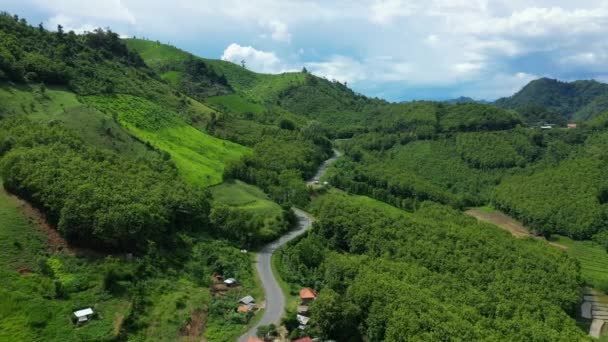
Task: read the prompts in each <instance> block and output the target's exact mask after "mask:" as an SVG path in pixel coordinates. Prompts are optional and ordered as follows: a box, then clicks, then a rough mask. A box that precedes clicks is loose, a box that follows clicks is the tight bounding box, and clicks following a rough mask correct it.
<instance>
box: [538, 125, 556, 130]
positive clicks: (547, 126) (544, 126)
mask: <svg viewBox="0 0 608 342" xmlns="http://www.w3.org/2000/svg"><path fill="white" fill-rule="evenodd" d="M552 128H553V126H551V125H542V126H540V129H552Z"/></svg>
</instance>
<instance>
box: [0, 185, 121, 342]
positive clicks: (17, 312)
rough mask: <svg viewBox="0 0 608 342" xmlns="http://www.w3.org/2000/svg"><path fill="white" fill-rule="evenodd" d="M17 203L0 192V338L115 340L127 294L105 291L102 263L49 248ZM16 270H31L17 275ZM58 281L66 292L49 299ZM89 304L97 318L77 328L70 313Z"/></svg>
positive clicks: (23, 339)
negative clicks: (43, 268) (43, 270)
mask: <svg viewBox="0 0 608 342" xmlns="http://www.w3.org/2000/svg"><path fill="white" fill-rule="evenodd" d="M20 207H21V205H20V204H19V202H17V201H16V200H15V199H14V198H12V197H9V196H8V195H7V194H6V193H5V192H4V190H0V278H1V279H2V282H0V340H1V341H52V340H57V339H58V338H60V336H61V340H62V341H84V340H107V339H111V338H114V337H115V336H116V334H117V332H118V330H117V328H119V327H120V325H121V322H122V318H123V317H124V316H125V315H126V314H127V313H128V311H129V309H130V304H129V301H128V299H127V298H120V297H111V296H108V295H107V294H106V293H105V292H104V291H103V289H102V287H101V283H102V279H101V278H102V273H103V272H102V269H103V264H104V261H103V260H97V261H96V260H85V259H83V258H79V257H75V256H72V255H70V254H67V253H64V252H53V251H51V250H49V249H48V248H47V246H46V243H47V238H46V235H45V234H44V232H43V231H42V230H41V229H40V228H39V227H38V226H36V225H35V224H34V223H32V222H33V221H32V219H31V218H30V217H29V216H26V215H24V214H23V213H22V212H21V210H20ZM40 264H46V265H49V266H50V268H51V269H53V275H52V276H48V275H44V274H42V273H41V270H40V267H39V265H40ZM18 270H22V271H23V270H28V272H32V273H29V274H23V275H21V274H19V273H18V272H17V271H18ZM47 273H48V272H47ZM56 284H61V286H62V288H63V289H64V291H65V292H66V293H67V296H66V297H65V298H63V299H60V300H57V299H53V297H54V296H55V288H56V286H57V285H56ZM87 306H91V307H93V309H94V310H95V311H96V312H97V313H98V316H97V318H96V319H95V320H93V321H91V322H90V323H88V324H86V325H84V326H82V327H75V326H74V325H73V324H72V323H71V322H70V318H71V314H72V312H73V311H74V310H75V309H80V308H83V307H87Z"/></svg>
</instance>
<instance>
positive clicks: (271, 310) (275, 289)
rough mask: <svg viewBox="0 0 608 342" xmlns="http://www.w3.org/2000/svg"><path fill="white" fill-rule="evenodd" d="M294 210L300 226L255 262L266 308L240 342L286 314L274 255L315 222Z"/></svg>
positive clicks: (337, 154) (321, 170)
mask: <svg viewBox="0 0 608 342" xmlns="http://www.w3.org/2000/svg"><path fill="white" fill-rule="evenodd" d="M341 155H342V154H341V153H340V152H339V151H337V150H335V149H334V155H333V156H332V157H331V158H329V159H327V160H326V161H324V162H323V164H321V166H319V169H318V170H317V173H316V174H315V175H314V177H313V178H311V179H310V180H309V181H308V182H307V184H314V182H315V181H318V180H319V179H320V178H321V176H322V175H323V173H324V172H325V170H326V169H327V166H328V165H329V164H330V163H331V162H333V161H334V160H336V159H338V158H339V157H340V156H341ZM292 209H293V211H294V213H295V214H296V216H297V218H298V224H297V225H296V227H295V228H294V229H292V230H290V231H289V232H288V233H286V234H285V235H283V236H281V237H280V238H279V239H277V240H275V241H273V242H271V243H269V244H267V245H266V246H264V248H262V250H261V251H260V252H259V253H258V256H257V258H256V261H255V268H256V271H257V272H258V275H259V277H260V279H261V280H262V286H263V287H264V296H265V297H266V308H265V309H264V315H263V316H262V319H261V320H260V321H259V322H257V323H256V324H255V325H254V326H252V327H251V328H250V329H249V331H247V332H246V333H245V334H244V335H242V336H241V337H239V339H238V342H247V339H248V338H249V337H255V336H256V332H257V330H258V327H260V326H262V325H268V324H271V323H274V324H278V323H280V320H281V317H282V316H283V313H284V312H285V294H284V293H283V291H282V290H281V287H280V286H279V283H278V282H277V279H276V278H275V277H274V274H273V273H272V267H271V262H272V254H273V253H274V252H275V251H276V250H277V249H279V248H280V247H281V246H283V245H284V244H286V243H287V242H289V241H291V240H293V239H294V238H296V237H298V236H300V235H302V234H304V232H306V230H308V229H309V228H310V227H311V226H312V222H313V217H312V216H311V215H310V214H309V213H307V212H305V211H303V210H301V209H298V208H292Z"/></svg>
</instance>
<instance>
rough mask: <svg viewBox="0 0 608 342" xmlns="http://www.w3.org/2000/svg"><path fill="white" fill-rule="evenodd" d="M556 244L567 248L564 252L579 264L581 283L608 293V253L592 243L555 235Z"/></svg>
mask: <svg viewBox="0 0 608 342" xmlns="http://www.w3.org/2000/svg"><path fill="white" fill-rule="evenodd" d="M555 238H556V240H555V241H556V242H558V243H560V244H563V245H566V246H568V249H567V250H566V252H568V254H570V255H571V256H573V257H574V258H576V260H578V261H579V262H580V264H581V276H582V278H583V281H584V282H585V283H587V284H589V285H591V286H593V287H596V288H599V289H602V290H604V291H608V253H606V250H605V249H604V248H602V247H601V246H600V245H598V244H596V243H595V242H593V241H575V240H572V239H569V238H567V237H564V236H559V235H555Z"/></svg>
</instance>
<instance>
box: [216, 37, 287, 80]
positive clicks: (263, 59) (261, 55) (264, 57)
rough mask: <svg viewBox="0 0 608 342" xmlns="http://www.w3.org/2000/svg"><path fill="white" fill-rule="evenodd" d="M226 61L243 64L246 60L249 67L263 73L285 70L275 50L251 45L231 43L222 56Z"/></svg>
mask: <svg viewBox="0 0 608 342" xmlns="http://www.w3.org/2000/svg"><path fill="white" fill-rule="evenodd" d="M221 59H222V60H224V61H229V62H233V63H236V64H241V61H245V63H246V66H247V68H248V69H250V70H253V71H256V72H262V73H278V72H281V71H284V69H283V68H282V66H281V60H280V59H279V58H278V57H277V56H276V54H275V53H274V52H267V51H261V50H257V49H255V48H253V47H251V46H241V45H239V44H236V43H232V44H230V45H229V46H228V47H227V48H226V50H224V53H223V54H222V57H221Z"/></svg>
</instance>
